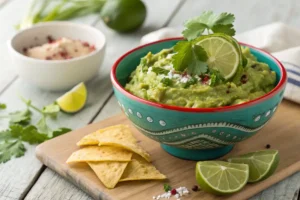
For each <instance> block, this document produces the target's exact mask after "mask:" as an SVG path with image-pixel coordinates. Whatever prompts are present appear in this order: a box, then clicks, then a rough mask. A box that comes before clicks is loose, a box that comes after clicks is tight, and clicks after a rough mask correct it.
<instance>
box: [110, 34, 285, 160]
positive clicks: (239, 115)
mask: <svg viewBox="0 0 300 200" xmlns="http://www.w3.org/2000/svg"><path fill="white" fill-rule="evenodd" d="M179 40H180V38H175V39H167V40H161V41H158V42H154V43H150V44H147V45H144V46H140V47H138V48H136V49H133V50H131V51H129V52H128V53H126V54H125V55H123V56H122V57H121V58H120V59H119V60H118V61H117V62H116V63H115V64H114V66H113V68H112V71H111V80H112V83H113V88H114V92H115V95H116V98H117V100H118V103H119V105H120V107H121V108H122V110H123V111H124V113H125V114H126V116H127V117H128V119H129V120H130V121H131V122H132V123H133V125H134V126H135V127H136V128H137V129H138V130H140V132H141V133H143V134H144V135H145V136H147V137H149V138H151V139H153V140H155V141H157V142H159V143H160V144H161V146H162V148H163V149H164V150H165V151H167V152H168V153H170V154H171V155H174V156H176V157H179V158H184V159H191V160H207V159H215V158H218V157H221V156H223V155H225V154H226V153H228V152H229V151H230V150H231V149H232V148H233V146H234V144H236V143H238V142H241V141H243V140H246V139H248V138H250V137H251V136H253V135H254V134H256V133H257V132H258V131H259V130H260V129H262V128H263V127H264V126H265V124H266V123H267V122H268V121H269V120H270V119H271V118H272V116H273V115H274V113H275V111H276V109H277V107H278V105H279V103H280V102H281V100H282V98H283V92H284V89H285V85H286V81H287V75H286V71H285V69H284V68H283V66H282V64H281V63H280V62H279V61H278V60H277V59H276V58H274V57H273V56H271V55H270V54H268V53H266V52H264V51H262V50H260V49H257V48H255V47H252V46H249V45H246V44H241V45H243V46H248V47H249V48H250V49H251V53H253V54H254V55H255V56H256V57H257V59H258V60H259V61H261V62H264V63H267V64H268V65H269V66H270V68H271V69H272V70H274V71H275V72H276V75H277V76H276V79H277V85H276V87H275V88H274V89H273V90H272V91H271V92H269V93H268V94H266V95H264V96H262V97H260V98H258V99H255V100H252V101H249V102H245V103H242V104H239V105H233V106H224V107H219V108H184V107H177V106H170V105H164V104H159V103H154V102H151V101H147V100H144V99H141V98H139V97H136V96H134V95H132V94H130V93H129V92H127V91H126V90H125V89H124V86H125V84H126V82H127V80H128V77H129V75H130V73H131V72H132V71H133V70H135V68H136V66H137V65H138V64H139V62H140V59H141V57H143V56H145V55H146V54H147V53H148V52H149V51H151V52H153V53H157V52H159V51H160V50H162V49H164V48H170V47H172V46H174V45H175V43H176V42H178V41H179Z"/></svg>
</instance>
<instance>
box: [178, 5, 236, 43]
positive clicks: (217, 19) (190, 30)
mask: <svg viewBox="0 0 300 200" xmlns="http://www.w3.org/2000/svg"><path fill="white" fill-rule="evenodd" d="M234 20H235V17H234V15H233V14H230V13H221V14H219V15H217V14H214V13H213V12H212V11H206V12H203V13H202V14H201V15H200V16H199V17H195V18H193V19H191V20H188V21H187V22H186V23H185V25H184V26H185V30H184V31H183V32H182V34H183V36H184V37H185V38H186V39H187V40H189V41H190V40H193V39H195V38H197V37H199V36H200V35H202V34H203V33H204V32H205V31H207V33H211V32H213V33H224V34H226V35H230V36H234V35H235V30H234V28H233V24H232V23H233V22H234Z"/></svg>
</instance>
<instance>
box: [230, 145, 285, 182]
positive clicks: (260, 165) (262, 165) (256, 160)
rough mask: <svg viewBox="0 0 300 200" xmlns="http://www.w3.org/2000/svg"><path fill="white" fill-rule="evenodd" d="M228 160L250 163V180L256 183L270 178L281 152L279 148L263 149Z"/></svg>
mask: <svg viewBox="0 0 300 200" xmlns="http://www.w3.org/2000/svg"><path fill="white" fill-rule="evenodd" d="M228 161H229V162H231V163H244V164H247V165H249V170H250V173H249V180H248V182H250V183H254V182H258V181H261V180H264V179H266V178H268V177H269V176H271V175H272V174H273V173H274V172H275V170H276V168H277V166H278V163H279V153H278V151H277V150H263V151H257V152H253V153H247V154H244V155H241V156H237V157H233V158H229V159H228Z"/></svg>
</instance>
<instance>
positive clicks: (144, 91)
mask: <svg viewBox="0 0 300 200" xmlns="http://www.w3.org/2000/svg"><path fill="white" fill-rule="evenodd" d="M242 54H243V56H244V58H245V59H246V60H247V62H245V63H246V64H245V66H239V68H238V70H237V72H236V74H235V75H234V76H233V77H232V78H231V79H229V80H224V79H223V78H222V77H220V76H219V74H218V72H209V73H207V74H203V75H201V76H198V75H195V76H191V75H189V74H187V73H186V72H179V71H175V70H174V68H173V66H172V56H173V55H174V52H173V49H164V50H162V51H161V52H159V53H157V54H152V53H151V52H149V53H148V54H147V55H146V56H145V57H143V58H142V59H141V63H140V64H139V65H138V66H137V68H136V70H135V71H133V72H132V74H131V76H130V78H129V82H128V83H127V84H126V86H125V89H126V90H127V91H129V92H130V93H132V94H133V95H135V96H138V97H140V98H143V99H146V100H149V101H153V102H159V103H162V104H168V105H174V106H181V107H189V108H213V107H220V106H228V105H235V104H240V103H243V102H247V101H250V100H253V99H256V98H258V97H261V96H263V95H264V94H266V93H268V92H270V91H271V90H272V89H273V88H274V87H275V82H276V74H275V72H274V71H272V70H270V68H269V66H268V65H267V64H265V63H261V62H258V61H257V59H256V58H255V57H254V56H253V55H252V54H251V53H250V50H249V48H243V49H242Z"/></svg>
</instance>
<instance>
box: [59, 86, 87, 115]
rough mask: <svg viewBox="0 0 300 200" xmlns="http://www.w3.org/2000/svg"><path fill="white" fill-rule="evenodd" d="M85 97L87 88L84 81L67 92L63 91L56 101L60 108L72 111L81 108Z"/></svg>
mask: <svg viewBox="0 0 300 200" xmlns="http://www.w3.org/2000/svg"><path fill="white" fill-rule="evenodd" d="M86 99H87V90H86V87H85V85H84V83H79V84H78V85H76V86H75V87H74V88H73V89H71V90H70V91H69V92H67V93H65V94H64V95H63V96H61V97H59V98H58V99H57V100H56V102H57V104H58V105H59V107H60V109H61V110H63V111H65V112H68V113H74V112H78V111H79V110H81V109H82V108H83V107H84V105H85V102H86Z"/></svg>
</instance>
